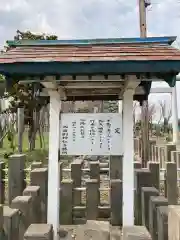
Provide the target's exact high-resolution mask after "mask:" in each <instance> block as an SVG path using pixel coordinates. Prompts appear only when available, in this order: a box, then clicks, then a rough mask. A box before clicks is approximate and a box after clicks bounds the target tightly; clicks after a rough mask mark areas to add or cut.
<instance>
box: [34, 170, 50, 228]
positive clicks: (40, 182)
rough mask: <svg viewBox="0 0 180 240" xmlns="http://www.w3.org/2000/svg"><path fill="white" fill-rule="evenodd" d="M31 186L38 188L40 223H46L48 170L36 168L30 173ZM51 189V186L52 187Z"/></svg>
mask: <svg viewBox="0 0 180 240" xmlns="http://www.w3.org/2000/svg"><path fill="white" fill-rule="evenodd" d="M30 179H31V183H30V184H31V186H39V187H40V201H41V213H42V219H41V223H46V222H47V195H48V169H47V168H36V169H34V170H32V171H31V173H30ZM52 187H53V186H52Z"/></svg>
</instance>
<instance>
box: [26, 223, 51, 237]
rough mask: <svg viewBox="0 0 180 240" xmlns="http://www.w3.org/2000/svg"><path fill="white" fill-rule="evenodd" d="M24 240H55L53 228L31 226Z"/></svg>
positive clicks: (45, 225)
mask: <svg viewBox="0 0 180 240" xmlns="http://www.w3.org/2000/svg"><path fill="white" fill-rule="evenodd" d="M24 240H53V227H52V225H51V224H31V225H30V226H29V228H28V229H27V231H26V233H25V234H24Z"/></svg>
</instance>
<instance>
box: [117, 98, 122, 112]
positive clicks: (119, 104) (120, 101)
mask: <svg viewBox="0 0 180 240" xmlns="http://www.w3.org/2000/svg"><path fill="white" fill-rule="evenodd" d="M122 110H123V109H122V100H119V101H118V112H119V113H122Z"/></svg>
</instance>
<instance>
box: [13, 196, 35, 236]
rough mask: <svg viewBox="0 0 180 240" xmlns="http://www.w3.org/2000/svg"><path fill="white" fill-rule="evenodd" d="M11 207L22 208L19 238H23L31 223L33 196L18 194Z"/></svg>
mask: <svg viewBox="0 0 180 240" xmlns="http://www.w3.org/2000/svg"><path fill="white" fill-rule="evenodd" d="M11 208H15V209H19V210H20V224H19V240H23V236H24V233H25V231H26V229H27V228H28V227H29V225H30V224H31V220H32V219H31V211H32V197H31V196H18V197H16V198H14V199H13V200H12V203H11Z"/></svg>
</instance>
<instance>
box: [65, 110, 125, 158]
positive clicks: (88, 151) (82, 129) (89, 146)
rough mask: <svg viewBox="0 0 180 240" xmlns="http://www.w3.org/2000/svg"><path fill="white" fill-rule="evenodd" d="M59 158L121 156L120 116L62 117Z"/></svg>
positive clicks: (98, 114) (72, 115)
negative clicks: (61, 156) (60, 156)
mask: <svg viewBox="0 0 180 240" xmlns="http://www.w3.org/2000/svg"><path fill="white" fill-rule="evenodd" d="M60 125H61V128H60V137H61V138H60V153H61V155H121V154H122V116H121V114H119V113H93V114H92V113H76V114H74V113H73V114H71V113H67V114H62V115H61V124H60Z"/></svg>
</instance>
